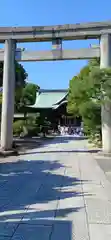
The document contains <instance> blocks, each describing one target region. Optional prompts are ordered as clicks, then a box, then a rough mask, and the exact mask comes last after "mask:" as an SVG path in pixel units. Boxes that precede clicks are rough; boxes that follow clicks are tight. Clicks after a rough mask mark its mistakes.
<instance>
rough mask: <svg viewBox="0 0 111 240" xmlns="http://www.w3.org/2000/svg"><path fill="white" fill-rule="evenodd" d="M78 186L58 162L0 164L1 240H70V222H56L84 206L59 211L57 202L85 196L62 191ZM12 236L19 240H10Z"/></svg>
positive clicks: (77, 182)
mask: <svg viewBox="0 0 111 240" xmlns="http://www.w3.org/2000/svg"><path fill="white" fill-rule="evenodd" d="M54 171H56V172H55V173H54ZM61 173H62V174H61ZM81 182H82V180H80V179H79V178H75V177H73V178H72V177H70V176H66V175H65V166H64V165H61V164H60V163H59V161H48V160H44V161H42V160H40V161H39V160H34V161H32V160H31V161H27V160H21V161H17V162H6V163H0V237H1V239H2V237H3V236H10V237H12V238H11V239H12V240H13V239H14V240H15V239H22V238H23V239H27V240H29V239H33V240H35V239H42V240H45V239H46V240H47V239H51V240H53V239H54V240H55V239H58V240H59V239H61V236H63V239H65V240H72V237H71V236H72V232H71V231H72V226H71V224H72V223H71V221H65V222H64V221H63V220H62V219H59V218H64V217H66V216H67V215H68V214H69V213H73V212H78V211H80V209H81V208H83V207H84V206H80V207H72V208H63V209H61V208H59V207H58V201H59V200H61V199H68V198H72V197H80V196H83V195H87V196H88V193H83V192H82V191H81V192H78V191H77V190H76V189H75V190H69V191H65V189H67V188H69V189H71V187H72V186H77V185H80V184H81ZM84 182H87V180H86V181H84ZM56 218H58V220H57V219H56ZM21 223H22V224H21ZM16 234H17V236H19V238H16V237H13V236H16ZM55 236H56V238H55ZM37 237H38V238H37ZM49 237H50V238H49ZM7 239H8V238H7Z"/></svg>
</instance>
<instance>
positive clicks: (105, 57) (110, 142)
mask: <svg viewBox="0 0 111 240" xmlns="http://www.w3.org/2000/svg"><path fill="white" fill-rule="evenodd" d="M108 67H111V35H109V34H103V35H102V36H101V39H100V68H108ZM101 122H102V151H103V154H108V155H111V101H109V102H107V103H105V104H104V105H102V107H101Z"/></svg>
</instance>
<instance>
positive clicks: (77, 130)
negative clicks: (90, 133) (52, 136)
mask: <svg viewBox="0 0 111 240" xmlns="http://www.w3.org/2000/svg"><path fill="white" fill-rule="evenodd" d="M58 131H59V134H60V135H75V136H78V135H79V136H83V135H84V133H83V128H82V127H72V126H60V125H59V126H58Z"/></svg>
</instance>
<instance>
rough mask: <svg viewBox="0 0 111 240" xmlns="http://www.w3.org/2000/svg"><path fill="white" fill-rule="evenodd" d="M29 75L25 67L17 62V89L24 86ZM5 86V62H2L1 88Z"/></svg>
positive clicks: (0, 66)
mask: <svg viewBox="0 0 111 240" xmlns="http://www.w3.org/2000/svg"><path fill="white" fill-rule="evenodd" d="M27 76H28V74H27V72H26V70H25V69H24V67H23V66H22V65H21V64H20V63H18V62H15V81H16V82H15V85H16V87H20V86H24V85H25V80H26V78H27ZM2 85H3V62H0V87H1V86H2Z"/></svg>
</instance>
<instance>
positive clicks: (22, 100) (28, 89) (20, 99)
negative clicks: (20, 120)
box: [15, 83, 39, 111]
mask: <svg viewBox="0 0 111 240" xmlns="http://www.w3.org/2000/svg"><path fill="white" fill-rule="evenodd" d="M38 89H39V86H38V85H36V84H33V83H26V85H25V86H24V87H23V88H21V90H20V88H19V91H18V92H16V101H15V102H16V106H15V108H16V110H17V111H20V109H21V108H24V107H25V106H28V105H33V104H34V103H35V100H36V93H37V91H38Z"/></svg>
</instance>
